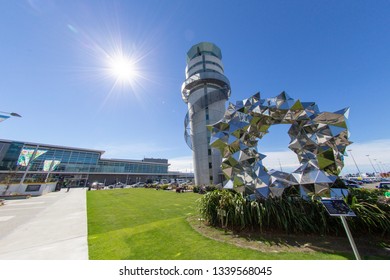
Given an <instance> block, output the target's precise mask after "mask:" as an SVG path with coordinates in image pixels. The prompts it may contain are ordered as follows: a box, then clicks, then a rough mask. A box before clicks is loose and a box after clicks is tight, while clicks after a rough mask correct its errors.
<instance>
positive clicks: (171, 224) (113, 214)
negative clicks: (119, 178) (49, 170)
mask: <svg viewBox="0 0 390 280" xmlns="http://www.w3.org/2000/svg"><path fill="white" fill-rule="evenodd" d="M199 197H200V196H199V194H194V193H181V194H177V193H175V192H170V191H156V190H153V189H120V190H107V191H90V192H88V194H87V208H88V245H89V258H90V259H94V260H211V259H212V260H247V259H250V260H258V259H283V260H287V259H299V260H305V259H346V257H345V255H342V254H332V253H323V252H277V253H276V252H260V251H258V250H253V249H248V248H242V247H239V246H235V245H233V244H229V243H228V242H220V241H216V240H213V239H210V238H207V237H205V236H203V235H202V234H200V233H199V232H198V231H196V230H194V228H193V227H192V226H191V225H190V223H189V222H188V221H187V219H188V218H189V217H192V219H193V217H194V216H195V215H196V214H197V213H196V212H197V210H196V200H197V199H198V198H199Z"/></svg>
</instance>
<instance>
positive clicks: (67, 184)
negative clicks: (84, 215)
mask: <svg viewBox="0 0 390 280" xmlns="http://www.w3.org/2000/svg"><path fill="white" fill-rule="evenodd" d="M65 185H66V187H67V189H66V192H69V190H70V184H69V182H66V183H65Z"/></svg>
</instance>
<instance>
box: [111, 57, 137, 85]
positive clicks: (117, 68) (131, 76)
mask: <svg viewBox="0 0 390 280" xmlns="http://www.w3.org/2000/svg"><path fill="white" fill-rule="evenodd" d="M109 70H110V73H111V75H113V76H114V77H115V78H116V79H117V80H119V81H122V82H125V81H128V82H130V83H131V82H133V81H134V80H135V79H136V77H137V69H136V64H135V63H134V61H132V60H131V59H130V58H129V57H126V56H125V55H117V56H114V57H110V65H109Z"/></svg>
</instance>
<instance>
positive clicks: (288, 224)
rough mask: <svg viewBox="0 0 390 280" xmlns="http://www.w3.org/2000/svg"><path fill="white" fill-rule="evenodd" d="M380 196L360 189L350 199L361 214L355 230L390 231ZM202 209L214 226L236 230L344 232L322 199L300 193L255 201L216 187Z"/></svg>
mask: <svg viewBox="0 0 390 280" xmlns="http://www.w3.org/2000/svg"><path fill="white" fill-rule="evenodd" d="M379 195H380V192H375V191H369V190H364V189H362V190H360V189H359V190H353V191H352V192H351V194H350V196H349V197H348V198H347V202H348V204H349V205H350V207H351V209H352V210H353V211H354V212H355V213H356V215H357V217H355V218H350V219H349V225H350V227H351V230H352V231H353V232H354V233H356V234H366V233H375V234H381V235H389V234H390V211H389V207H388V205H385V206H381V205H379V204H378V203H377V201H378V197H379ZM386 207H387V209H385V208H386ZM199 210H200V214H201V215H202V217H203V218H204V219H205V220H206V221H207V222H208V223H209V224H210V225H213V226H220V227H224V228H230V229H233V230H243V229H250V230H260V231H263V230H265V231H282V232H285V233H318V234H336V235H337V234H339V233H341V232H344V229H343V227H342V224H341V221H340V219H338V218H336V217H331V216H329V215H328V213H327V212H326V210H325V208H324V207H323V205H322V204H321V203H320V202H319V201H317V200H315V199H313V200H311V201H306V200H303V199H301V198H300V197H297V196H282V197H278V198H269V199H256V200H252V201H251V200H248V199H246V198H244V197H243V196H242V194H240V193H237V192H235V191H231V190H222V191H218V190H215V191H212V192H208V193H206V194H205V195H204V196H203V197H202V198H201V199H200V200H199Z"/></svg>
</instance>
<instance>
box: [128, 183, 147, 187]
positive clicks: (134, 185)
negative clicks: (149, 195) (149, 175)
mask: <svg viewBox="0 0 390 280" xmlns="http://www.w3.org/2000/svg"><path fill="white" fill-rule="evenodd" d="M144 186H145V183H144V182H138V183H135V184H133V185H131V187H132V188H143V187H144Z"/></svg>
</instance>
